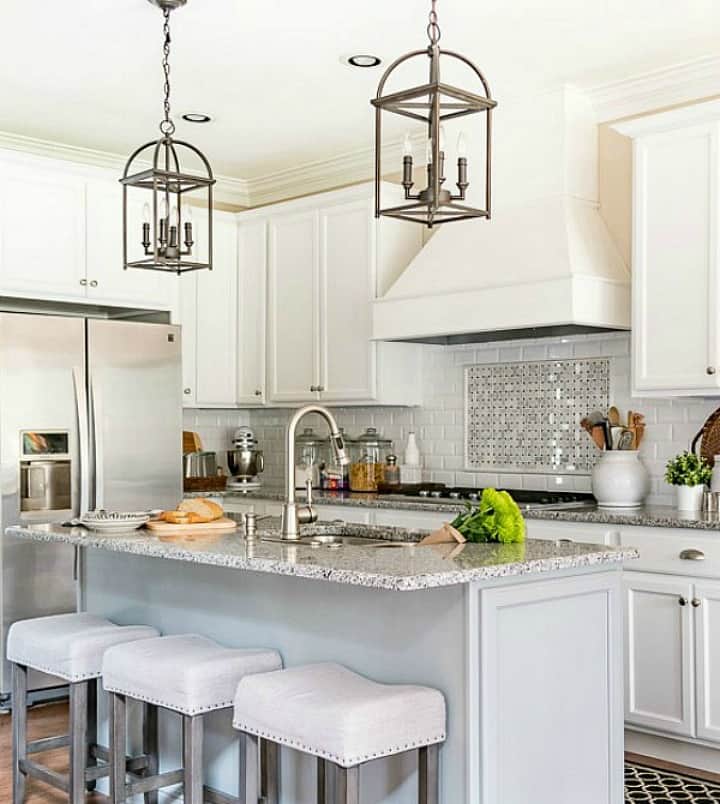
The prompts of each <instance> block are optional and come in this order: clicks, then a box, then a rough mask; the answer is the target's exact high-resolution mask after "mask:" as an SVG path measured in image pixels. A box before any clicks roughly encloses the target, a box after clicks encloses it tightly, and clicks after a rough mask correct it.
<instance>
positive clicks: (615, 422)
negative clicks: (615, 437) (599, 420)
mask: <svg viewBox="0 0 720 804" xmlns="http://www.w3.org/2000/svg"><path fill="white" fill-rule="evenodd" d="M607 417H608V421H609V422H610V425H611V426H612V427H619V426H620V411H619V410H618V409H617V408H616V407H615V405H613V406H612V407H611V408H610V410H609V411H608V415H607Z"/></svg>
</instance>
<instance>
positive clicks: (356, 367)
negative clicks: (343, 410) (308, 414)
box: [320, 199, 376, 401]
mask: <svg viewBox="0 0 720 804" xmlns="http://www.w3.org/2000/svg"><path fill="white" fill-rule="evenodd" d="M375 260H376V254H375V221H374V219H373V214H372V208H371V204H370V202H369V201H368V200H365V199H362V200H360V201H353V202H350V203H347V204H339V205H337V206H333V207H327V208H325V209H322V210H320V386H321V388H322V393H321V397H320V398H321V399H323V400H328V401H344V400H347V401H363V400H370V399H373V398H374V397H375V394H376V369H375V350H376V346H375V344H374V343H373V342H372V341H371V340H370V339H371V337H372V307H371V302H372V300H373V298H374V296H375V264H376V263H375Z"/></svg>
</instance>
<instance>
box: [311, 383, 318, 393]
mask: <svg viewBox="0 0 720 804" xmlns="http://www.w3.org/2000/svg"><path fill="white" fill-rule="evenodd" d="M310 390H311V391H312V392H313V393H314V392H315V391H317V390H318V387H317V385H311V386H310Z"/></svg>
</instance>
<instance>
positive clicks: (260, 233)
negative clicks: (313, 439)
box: [237, 220, 267, 405]
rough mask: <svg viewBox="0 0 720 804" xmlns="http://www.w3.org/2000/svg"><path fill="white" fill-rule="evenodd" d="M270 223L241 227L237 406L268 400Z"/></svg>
mask: <svg viewBox="0 0 720 804" xmlns="http://www.w3.org/2000/svg"><path fill="white" fill-rule="evenodd" d="M266 277H267V221H265V220H257V221H249V222H248V223H242V222H241V223H240V225H239V227H238V349H239V358H238V394H237V395H238V403H239V404H241V405H257V404H262V403H263V402H264V401H265V310H266V307H267V298H266V292H267V281H266Z"/></svg>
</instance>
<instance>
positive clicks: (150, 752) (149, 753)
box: [143, 703, 158, 804]
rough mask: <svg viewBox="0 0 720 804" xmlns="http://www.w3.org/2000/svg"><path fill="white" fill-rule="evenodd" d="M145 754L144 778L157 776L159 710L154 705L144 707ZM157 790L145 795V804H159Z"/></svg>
mask: <svg viewBox="0 0 720 804" xmlns="http://www.w3.org/2000/svg"><path fill="white" fill-rule="evenodd" d="M143 754H145V756H146V758H147V768H146V769H145V771H144V772H143V776H156V775H157V772H158V708H157V706H155V705H154V704H148V703H146V704H144V705H143ZM157 800H158V794H157V790H152V791H151V792H149V793H145V804H157Z"/></svg>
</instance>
